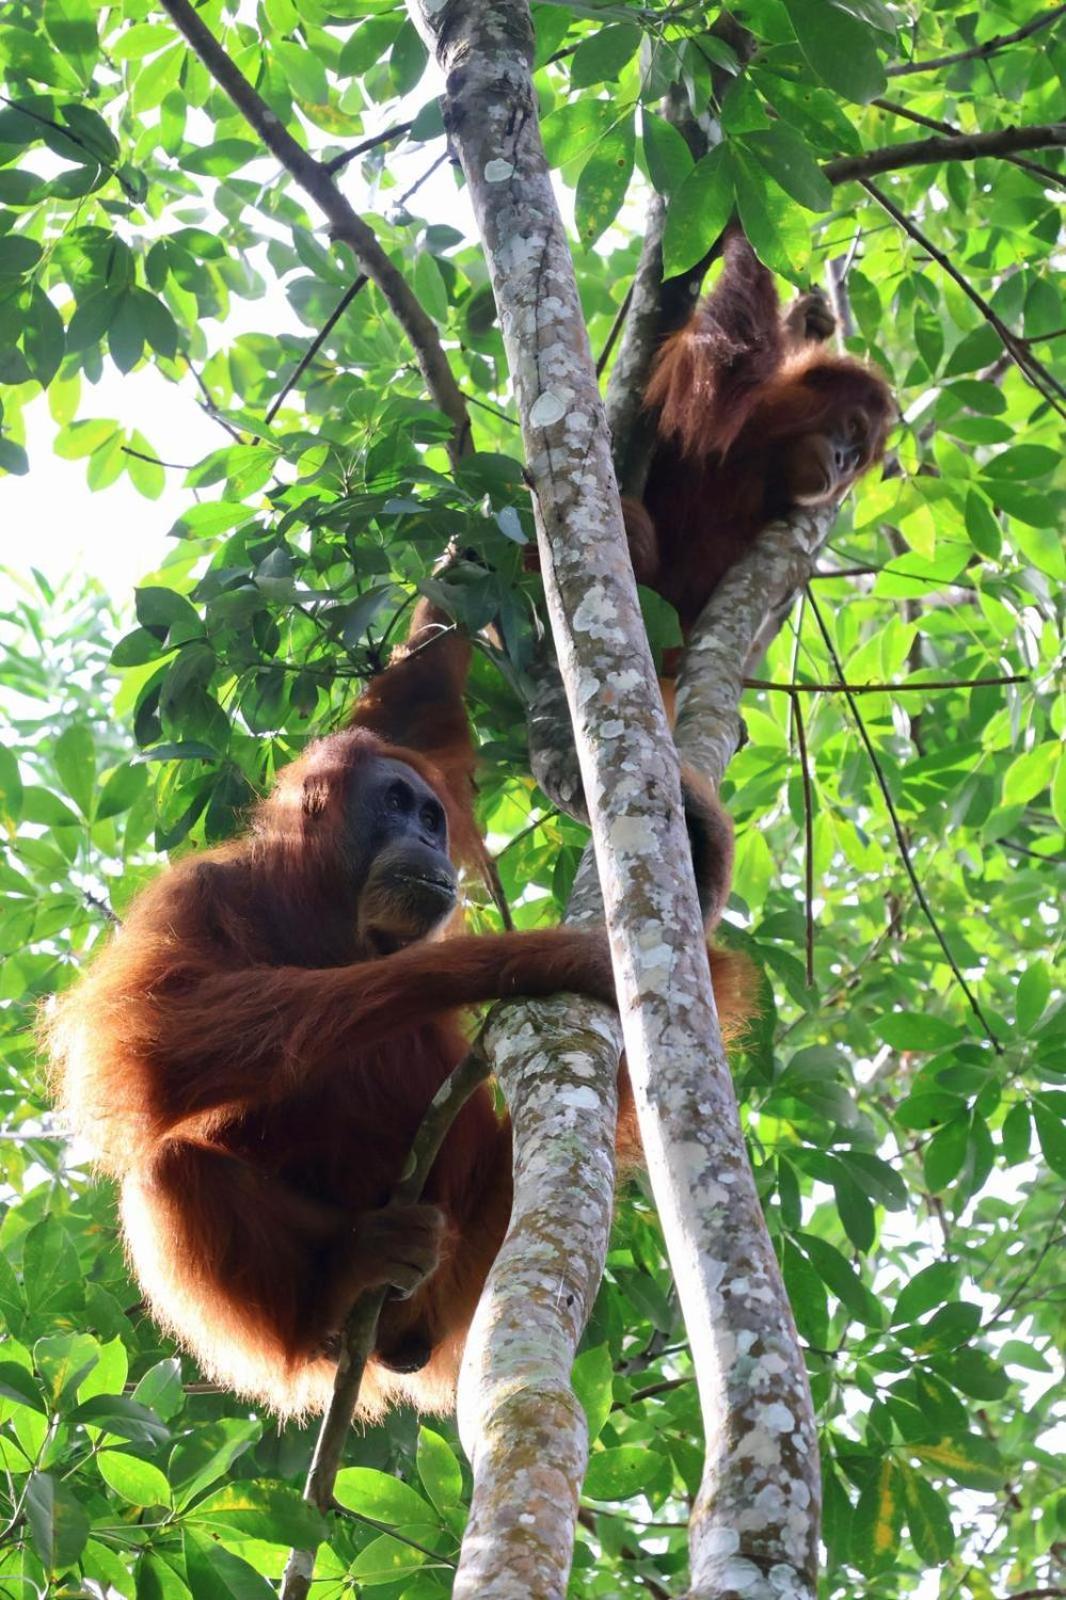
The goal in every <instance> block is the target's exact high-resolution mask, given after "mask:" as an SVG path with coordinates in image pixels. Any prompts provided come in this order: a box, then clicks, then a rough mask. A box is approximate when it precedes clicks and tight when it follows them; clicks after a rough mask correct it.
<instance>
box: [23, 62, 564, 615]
mask: <svg viewBox="0 0 1066 1600" xmlns="http://www.w3.org/2000/svg"><path fill="white" fill-rule="evenodd" d="M434 76H435V69H433V68H432V67H431V68H430V70H429V71H427V74H426V76H425V77H424V78H423V80H422V83H421V84H420V85H419V87H418V89H417V90H416V91H415V93H414V94H412V95H411V96H409V97H408V98H407V99H405V100H402V101H400V102H397V103H393V104H391V105H389V106H387V107H382V108H381V116H380V126H381V127H382V128H385V127H388V126H390V125H392V124H394V123H397V122H403V121H405V120H407V119H408V118H410V117H412V116H414V115H415V113H416V112H417V111H419V110H420V109H421V107H422V106H423V105H424V104H425V103H426V101H427V100H428V99H429V98H430V96H431V95H432V94H433V93H434V92H435V89H437V90H438V92H439V86H437V85H435V83H434V81H433V80H434ZM192 123H193V119H191V118H190V128H191V127H192ZM202 131H203V141H204V143H205V144H206V143H208V142H209V141H210V139H211V138H212V137H213V133H212V128H211V125H210V123H208V122H207V121H206V119H203V130H202ZM367 131H368V133H373V132H375V131H376V128H375V127H373V126H368V130H367ZM324 143H325V140H324V136H323V135H322V133H321V132H320V131H319V130H316V129H312V130H310V133H309V144H310V148H311V150H312V151H317V150H319V149H321V148H322V146H323V144H324ZM440 152H441V143H440V141H439V140H434V141H433V142H432V143H430V144H428V145H414V146H410V147H408V149H407V150H406V151H404V152H402V153H401V152H400V151H397V152H395V153H394V154H393V155H392V156H391V157H390V161H389V171H390V174H391V176H392V177H393V178H394V179H395V180H396V181H395V186H394V187H392V188H390V189H388V190H381V191H378V192H376V193H371V192H370V191H369V189H368V188H367V187H366V186H365V185H364V184H363V183H362V180H361V177H360V172H359V164H358V163H353V166H352V168H351V169H349V171H348V172H346V173H345V174H344V175H343V177H342V179H341V184H342V187H343V188H344V189H345V190H346V192H347V194H348V197H349V199H350V200H351V201H352V203H353V205H355V206H356V208H357V209H364V210H368V209H373V210H377V211H379V212H387V210H388V208H389V206H391V205H394V204H395V203H396V200H397V199H398V198H399V196H400V195H402V194H403V193H404V191H405V190H406V189H407V188H408V187H409V186H410V185H411V184H413V183H415V181H416V180H417V179H419V178H421V177H422V176H423V174H424V173H425V172H426V170H427V169H428V168H429V167H430V166H431V164H432V163H433V161H434V160H435V159H436V158H437V157H438V156H439V155H440ZM52 160H53V158H50V157H48V156H47V154H45V155H41V154H40V153H39V152H38V153H36V154H35V158H34V162H33V164H34V167H35V169H39V170H41V171H42V173H43V172H44V170H45V167H46V166H47V165H48V163H49V161H52ZM55 165H61V163H55ZM276 170H277V168H276V166H275V164H274V163H273V162H271V161H269V160H264V161H263V162H262V163H257V164H256V169H255V173H256V175H258V174H260V173H261V174H262V176H263V177H264V179H266V180H269V179H270V178H271V177H272V176H273V175H274V173H275V172H276ZM292 187H293V189H294V192H295V186H294V185H293V186H292ZM206 189H207V181H206V180H205V190H206ZM569 199H570V197H569V196H567V200H569ZM571 204H572V202H571ZM310 209H311V210H312V214H313V215H317V213H315V212H314V208H310ZM567 209H568V210H569V209H570V206H569V205H568V206H567ZM410 210H411V212H412V214H414V215H416V216H421V217H424V218H425V219H426V220H427V221H441V220H446V221H447V222H448V223H449V224H451V225H452V226H454V227H457V228H459V229H462V230H464V231H465V232H466V233H467V236H468V237H470V238H474V237H476V229H475V227H474V222H473V215H472V211H471V208H470V205H469V202H468V200H467V197H466V194H465V191H463V190H461V189H460V187H459V186H458V184H457V182H456V178H455V175H454V173H453V172H452V170H451V169H450V167H449V166H448V164H447V163H446V164H445V165H444V166H442V167H441V168H439V169H438V170H437V171H436V172H434V173H433V175H432V176H431V177H430V178H429V180H428V181H427V182H426V183H425V185H424V186H423V187H421V188H420V189H419V192H418V194H417V195H416V196H415V197H413V199H412V200H411V202H410ZM171 225H172V222H171V221H167V222H166V223H165V224H164V226H163V227H162V228H161V229H160V230H159V231H162V232H166V231H167V230H168V229H169V227H170V226H171ZM204 225H205V226H209V227H210V226H220V227H221V226H224V221H223V219H221V218H220V217H219V215H218V214H217V213H215V212H213V211H212V212H211V214H210V219H209V220H208V221H207V222H205V224H204ZM149 228H151V224H149ZM268 231H269V227H268V225H264V232H268ZM138 232H143V230H138ZM319 237H320V238H321V239H322V240H323V242H324V241H325V232H324V230H323V231H321V232H320V233H319ZM257 265H258V266H259V267H260V270H261V271H262V274H263V277H264V279H265V281H266V283H267V284H268V289H267V293H266V295H265V296H264V297H263V298H262V299H260V300H241V299H239V298H237V297H236V296H234V297H233V299H232V301H231V304H230V310H229V314H228V316H227V319H226V323H225V325H224V327H223V325H221V324H219V323H216V322H207V323H205V324H204V330H205V334H206V338H207V342H208V347H209V350H210V351H211V352H212V353H213V352H214V351H216V350H218V349H220V348H225V347H226V346H228V345H229V344H231V343H232V341H233V340H234V339H236V338H237V337H238V336H239V335H240V334H242V333H246V332H251V331H255V332H259V333H273V334H277V333H281V332H292V333H295V334H298V335H301V336H303V337H304V338H306V337H308V336H309V334H310V332H311V330H309V329H308V327H307V326H306V325H305V324H303V323H301V322H300V321H299V319H298V318H297V317H296V315H295V313H294V312H293V310H292V308H291V306H290V305H289V303H288V300H287V299H286V297H285V293H284V291H283V289H282V288H281V287H280V286H279V285H278V284H277V281H276V279H274V277H273V273H272V270H271V268H270V267H269V265H268V264H267V263H266V261H265V258H264V260H263V261H262V262H257ZM353 270H354V269H353ZM56 298H57V303H58V302H59V301H60V300H61V299H62V298H65V296H61V295H57V296H56ZM103 367H104V371H103V376H102V377H101V379H100V382H99V383H98V384H96V385H90V384H89V383H84V385H83V389H82V395H81V401H80V404H79V408H78V417H79V418H89V417H91V418H97V417H103V418H110V419H113V420H114V421H116V422H118V423H119V424H120V425H121V426H123V427H124V428H126V429H127V430H128V429H129V428H131V427H136V428H138V429H139V430H140V432H141V433H143V434H144V435H145V437H146V438H147V439H148V440H149V441H150V443H151V446H152V448H153V449H154V451H155V452H156V454H157V455H159V456H160V458H161V459H163V460H166V461H177V462H183V463H186V464H188V465H192V464H193V463H195V462H196V461H198V460H199V459H200V458H201V457H203V456H205V455H206V454H207V453H208V452H209V451H211V450H216V449H218V448H219V447H220V446H221V445H224V444H225V442H226V435H225V434H224V433H223V431H222V429H221V428H220V427H219V425H218V423H217V422H212V421H211V419H210V418H209V417H207V416H205V414H204V413H203V411H202V410H201V409H200V406H199V403H198V401H199V391H198V389H197V387H196V385H195V383H194V381H193V380H192V379H191V378H189V377H186V378H184V379H183V380H182V382H181V383H179V384H172V383H168V382H167V381H166V380H165V379H164V378H163V377H161V376H160V374H159V373H158V372H157V371H156V370H155V369H154V368H153V367H151V366H149V365H148V364H145V365H144V366H143V367H142V368H141V369H140V370H138V371H136V372H133V373H130V374H128V375H127V376H125V377H124V376H123V375H122V374H121V373H119V372H118V370H117V368H116V367H115V366H114V365H113V363H112V362H111V360H110V358H109V357H108V356H107V355H105V357H104V363H103ZM25 415H26V422H27V439H26V444H27V448H28V450H29V454H30V471H29V473H28V474H27V475H26V476H25V477H24V478H16V477H11V476H7V477H0V569H3V568H5V567H6V568H8V569H10V570H12V571H14V572H16V573H24V572H27V571H28V569H29V568H30V567H31V566H36V567H39V568H40V569H41V570H42V571H43V572H44V573H45V574H46V576H47V577H48V578H49V579H50V580H51V581H53V582H55V581H56V580H58V579H61V578H62V577H63V576H64V575H66V574H68V573H70V572H71V571H77V572H86V573H92V574H93V575H95V576H96V577H98V578H99V579H100V581H101V582H102V583H103V584H104V585H105V586H106V587H107V588H108V589H109V590H110V591H111V593H112V594H113V595H114V597H115V598H116V599H118V600H121V598H122V597H123V596H127V597H129V600H130V602H131V604H132V591H133V587H134V585H135V584H136V583H137V582H138V581H139V580H140V579H141V578H143V577H144V576H145V575H146V574H147V573H149V572H151V571H152V570H153V569H154V568H155V567H156V566H157V565H158V563H159V562H160V560H161V559H162V557H163V556H164V555H165V554H166V551H167V549H168V540H167V533H168V530H169V529H170V527H171V526H172V525H173V524H174V522H175V521H176V520H177V518H178V517H179V516H180V515H181V514H182V512H183V511H184V510H186V509H187V508H188V506H189V504H190V503H191V499H192V496H191V494H190V492H189V491H188V490H187V489H184V488H183V487H182V479H183V474H182V473H181V472H176V471H168V472H167V474H166V480H167V481H166V490H165V492H164V493H163V495H162V496H161V498H160V499H158V500H146V499H145V498H144V497H143V496H142V495H140V494H138V492H137V490H136V489H134V488H133V486H132V484H131V483H130V481H129V479H128V478H127V477H126V476H125V474H123V475H122V477H121V478H119V479H118V480H117V482H116V483H114V484H112V485H111V486H110V487H109V488H107V489H103V490H100V491H99V492H98V493H93V492H92V491H91V490H90V489H89V487H88V483H87V480H86V471H87V462H86V461H85V460H81V461H61V460H59V459H58V458H57V457H56V456H54V455H53V453H52V440H53V438H54V435H55V432H56V428H55V424H54V423H53V421H52V418H51V415H50V413H49V411H48V406H47V402H46V401H45V399H44V398H43V397H41V398H38V399H36V400H34V401H33V402H32V403H31V404H30V406H29V407H28V408H27V410H26V413H25ZM7 589H8V585H7V584H6V583H5V578H4V573H3V571H2V570H0V604H3V603H4V597H5V592H6V591H7Z"/></svg>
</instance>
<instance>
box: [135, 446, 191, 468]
mask: <svg viewBox="0 0 1066 1600" xmlns="http://www.w3.org/2000/svg"><path fill="white" fill-rule="evenodd" d="M119 451H120V453H121V454H122V455H124V456H133V458H134V460H135V461H147V462H148V464H149V465H150V466H153V467H166V468H167V469H168V470H169V471H172V472H191V471H192V468H191V467H190V466H188V465H187V464H186V463H185V462H184V461H163V460H162V459H161V458H160V457H159V456H153V455H149V453H148V451H147V450H135V449H134V448H133V446H132V445H131V444H124V445H120V446H119Z"/></svg>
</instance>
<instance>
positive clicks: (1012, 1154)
mask: <svg viewBox="0 0 1066 1600" xmlns="http://www.w3.org/2000/svg"><path fill="white" fill-rule="evenodd" d="M1000 1141H1001V1144H1002V1147H1003V1159H1004V1161H1005V1162H1006V1163H1007V1165H1008V1166H1009V1167H1016V1166H1017V1165H1018V1163H1019V1161H1027V1160H1028V1159H1029V1146H1030V1144H1031V1142H1032V1123H1031V1122H1030V1118H1029V1107H1028V1106H1027V1105H1026V1104H1025V1102H1024V1101H1023V1100H1019V1101H1018V1103H1017V1105H1013V1106H1011V1108H1010V1110H1009V1111H1008V1112H1007V1115H1006V1116H1005V1117H1004V1119H1003V1131H1002V1133H1001V1134H1000Z"/></svg>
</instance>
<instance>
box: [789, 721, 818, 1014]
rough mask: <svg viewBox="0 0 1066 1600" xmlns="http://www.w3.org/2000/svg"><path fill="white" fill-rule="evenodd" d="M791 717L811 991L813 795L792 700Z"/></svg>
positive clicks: (804, 734) (802, 732) (803, 731)
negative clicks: (797, 776)
mask: <svg viewBox="0 0 1066 1600" xmlns="http://www.w3.org/2000/svg"><path fill="white" fill-rule="evenodd" d="M792 715H793V717H794V719H795V725H796V743H797V744H798V745H799V758H800V777H801V779H802V782H803V912H804V919H805V925H806V935H805V939H804V949H805V952H806V962H807V987H808V989H813V987H814V794H813V791H812V788H811V763H810V757H809V755H808V753H807V731H806V729H805V728H804V726H803V705H802V702H801V700H800V698H799V696H798V695H793V696H792Z"/></svg>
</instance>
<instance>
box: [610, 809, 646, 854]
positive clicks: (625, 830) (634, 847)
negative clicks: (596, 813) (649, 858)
mask: <svg viewBox="0 0 1066 1600" xmlns="http://www.w3.org/2000/svg"><path fill="white" fill-rule="evenodd" d="M607 842H608V844H609V845H610V848H611V849H612V850H614V851H616V852H618V853H619V854H621V855H625V854H628V853H630V852H632V853H634V854H636V855H643V854H644V853H645V852H646V851H651V850H654V848H655V844H656V830H655V826H654V824H653V823H652V822H651V821H650V820H649V819H648V818H647V817H616V818H615V820H614V821H613V822H612V823H611V825H610V829H609V831H608V834H607Z"/></svg>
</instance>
